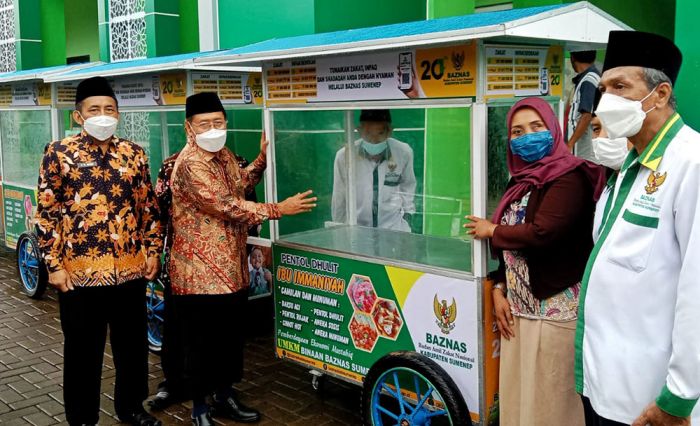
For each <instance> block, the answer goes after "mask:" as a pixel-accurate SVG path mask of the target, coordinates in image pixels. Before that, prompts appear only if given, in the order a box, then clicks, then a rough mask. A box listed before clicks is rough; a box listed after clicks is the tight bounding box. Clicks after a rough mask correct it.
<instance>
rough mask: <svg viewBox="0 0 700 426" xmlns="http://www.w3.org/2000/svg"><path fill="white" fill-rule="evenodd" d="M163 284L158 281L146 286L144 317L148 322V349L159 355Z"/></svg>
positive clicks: (161, 339) (163, 301)
mask: <svg viewBox="0 0 700 426" xmlns="http://www.w3.org/2000/svg"><path fill="white" fill-rule="evenodd" d="M164 311H165V300H164V299H163V284H162V283H161V282H160V280H158V279H157V280H156V281H149V282H148V285H147V286H146V315H147V320H148V348H149V349H150V350H151V351H152V352H155V353H160V350H161V348H162V347H163V313H164Z"/></svg>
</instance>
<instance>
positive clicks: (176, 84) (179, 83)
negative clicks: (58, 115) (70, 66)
mask: <svg viewBox="0 0 700 426" xmlns="http://www.w3.org/2000/svg"><path fill="white" fill-rule="evenodd" d="M78 83H79V82H77V81H66V82H60V83H56V84H57V86H56V103H57V104H58V105H59V106H62V107H70V108H73V107H74V106H75V90H76V88H77V87H78ZM110 83H111V84H112V89H114V94H115V95H116V96H117V102H119V106H120V107H150V106H154V107H155V106H166V105H184V104H185V99H186V98H187V74H186V73H184V72H179V73H165V74H150V75H142V76H134V77H123V78H115V79H111V80H110Z"/></svg>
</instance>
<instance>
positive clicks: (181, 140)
mask: <svg viewBox="0 0 700 426" xmlns="http://www.w3.org/2000/svg"><path fill="white" fill-rule="evenodd" d="M163 114H164V115H165V125H166V127H167V132H168V144H167V145H168V152H167V153H166V154H164V156H165V158H168V157H169V156H171V155H173V154H175V153H176V152H180V150H181V149H182V148H183V147H184V146H185V144H186V143H187V136H185V126H184V123H185V111H166V112H163Z"/></svg>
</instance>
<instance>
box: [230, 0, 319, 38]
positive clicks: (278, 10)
mask: <svg viewBox="0 0 700 426" xmlns="http://www.w3.org/2000/svg"><path fill="white" fill-rule="evenodd" d="M313 33H314V0H295V1H294V3H293V7H290V2H289V0H259V1H257V2H255V3H254V4H253V3H249V2H243V1H220V2H219V47H221V48H222V49H228V48H233V47H239V46H245V45H246V44H250V43H255V42H259V41H263V40H267V39H270V38H273V37H289V36H295V35H302V34H313Z"/></svg>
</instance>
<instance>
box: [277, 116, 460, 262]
mask: <svg viewBox="0 0 700 426" xmlns="http://www.w3.org/2000/svg"><path fill="white" fill-rule="evenodd" d="M387 111H388V113H389V115H390V117H391V122H390V123H388V122H376V121H360V116H361V115H362V110H361V109H345V110H322V109H315V110H313V111H311V110H276V111H274V112H273V115H274V117H273V122H274V140H275V148H274V149H275V163H276V167H275V185H276V191H277V199H278V200H283V199H285V198H287V197H289V196H291V195H294V194H296V193H298V192H303V191H305V190H307V189H312V190H313V191H314V193H315V194H316V196H317V197H318V207H317V208H316V209H314V211H312V212H311V213H308V214H303V215H299V216H293V217H288V218H283V219H282V220H281V221H280V222H279V229H278V232H279V241H280V242H288V243H296V244H300V245H308V246H312V247H317V248H321V249H326V250H332V251H337V252H342V253H347V254H354V255H359V256H363V257H371V258H379V259H386V260H388V261H395V262H399V263H410V264H418V265H424V266H429V267H436V268H443V269H450V270H455V271H461V272H471V270H472V255H471V253H472V242H471V239H470V238H468V237H467V235H466V232H465V231H464V229H463V228H462V224H463V223H464V216H465V215H467V214H470V213H471V161H470V158H471V150H470V143H469V139H470V132H469V118H470V109H469V107H467V106H464V107H409V108H393V109H390V110H387ZM371 145H378V146H379V148H376V147H372V146H371Z"/></svg>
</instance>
